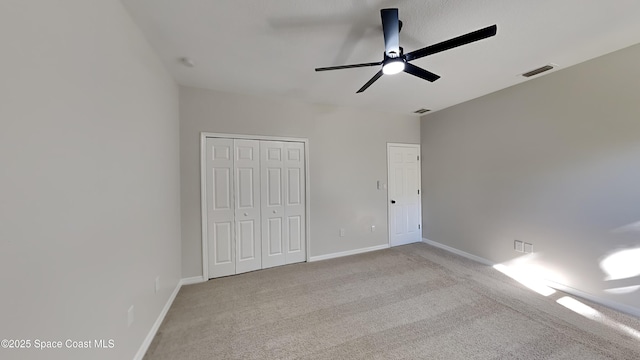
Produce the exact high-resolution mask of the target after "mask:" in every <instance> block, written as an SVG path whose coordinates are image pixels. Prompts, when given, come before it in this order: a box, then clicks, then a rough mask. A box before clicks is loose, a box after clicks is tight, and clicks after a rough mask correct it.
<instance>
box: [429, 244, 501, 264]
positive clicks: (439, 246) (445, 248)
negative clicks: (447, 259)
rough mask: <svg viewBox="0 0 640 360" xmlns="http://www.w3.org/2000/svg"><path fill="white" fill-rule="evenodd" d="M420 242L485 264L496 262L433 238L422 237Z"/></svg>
mask: <svg viewBox="0 0 640 360" xmlns="http://www.w3.org/2000/svg"><path fill="white" fill-rule="evenodd" d="M422 242H423V243H425V244H429V245H431V246H435V247H437V248H440V249H443V250H447V251H448V252H452V253H454V254H458V255H460V256H463V257H466V258H467V259H471V260H474V261H477V262H479V263H482V264H485V265H489V266H493V265H495V264H496V263H494V262H493V261H491V260H487V259H485V258H483V257H480V256H477V255H473V254H469V253H468V252H465V251H462V250H458V249H456V248H452V247H451V246H447V245H445V244H440V243H439V242H435V241H433V240H429V239H425V238H422Z"/></svg>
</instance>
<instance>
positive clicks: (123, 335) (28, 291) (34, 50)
mask: <svg viewBox="0 0 640 360" xmlns="http://www.w3.org/2000/svg"><path fill="white" fill-rule="evenodd" d="M0 44H2V56H0V73H1V76H0V79H1V81H0V168H1V170H0V246H1V249H0V289H1V290H0V291H1V293H2V295H1V296H0V338H1V339H5V338H6V339H29V340H31V341H32V348H31V349H30V350H7V349H2V348H0V358H2V359H101V358H104V359H131V358H133V356H134V355H135V353H136V351H137V350H138V348H139V347H140V345H141V344H142V342H143V340H144V338H145V336H146V335H147V333H148V332H149V330H150V328H151V326H152V324H153V323H154V321H155V320H156V318H157V317H158V315H159V314H160V311H161V309H162V307H163V306H164V304H165V303H166V301H167V300H168V298H169V296H170V294H171V292H172V291H173V290H174V289H175V286H176V284H177V283H178V279H179V277H180V200H179V196H180V193H179V191H180V190H179V181H180V177H179V176H180V175H179V124H178V88H177V86H176V85H175V83H174V81H173V80H172V79H171V77H170V76H169V75H168V74H167V73H166V72H165V70H164V68H163V66H162V65H161V63H160V62H159V60H158V59H157V57H156V56H155V55H154V53H153V51H152V50H151V49H150V47H149V46H148V44H147V43H146V41H145V40H144V39H143V37H142V35H141V33H140V32H139V31H138V29H137V28H136V26H135V25H134V24H133V22H132V21H131V19H130V18H129V15H128V14H127V12H126V11H125V9H124V8H123V6H122V5H121V3H120V2H119V1H115V0H111V1H85V0H58V1H49V0H42V1H24V0H3V1H1V2H0ZM158 275H159V276H160V279H161V289H160V292H159V293H158V294H155V293H154V280H155V278H156V276H158ZM131 305H134V306H135V321H134V323H133V325H132V326H131V327H127V309H128V308H129V306H131ZM35 339H42V340H61V341H65V340H66V339H72V340H93V339H114V341H115V343H114V345H115V347H114V348H113V349H101V350H96V349H88V350H67V349H63V350H41V351H38V350H34V349H33V345H34V342H33V341H34V340H35Z"/></svg>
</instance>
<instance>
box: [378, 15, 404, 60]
mask: <svg viewBox="0 0 640 360" xmlns="http://www.w3.org/2000/svg"><path fill="white" fill-rule="evenodd" d="M380 17H381V18H382V32H383V33H384V52H385V54H387V56H389V57H398V56H400V21H399V20H398V9H382V10H380ZM392 54H394V55H393V56H392Z"/></svg>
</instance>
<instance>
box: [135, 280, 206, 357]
mask: <svg viewBox="0 0 640 360" xmlns="http://www.w3.org/2000/svg"><path fill="white" fill-rule="evenodd" d="M204 281H205V280H204V278H203V277H202V276H194V277H190V278H184V279H180V281H178V284H176V288H175V289H174V290H173V292H172V293H171V296H169V299H168V300H167V303H166V304H165V305H164V307H163V308H162V311H161V312H160V315H158V318H157V319H156V322H155V323H153V326H152V327H151V329H150V330H149V333H148V334H147V337H146V338H145V339H144V341H143V342H142V345H140V348H139V349H138V352H137V353H136V356H134V357H133V360H142V358H143V357H144V354H146V352H147V350H148V349H149V345H151V341H153V338H154V337H155V336H156V333H157V332H158V329H159V328H160V325H162V321H163V320H164V317H165V316H167V312H169V309H170V308H171V305H172V304H173V301H174V300H175V299H176V296H177V295H178V292H179V291H180V288H181V287H182V285H190V284H197V283H201V282H204Z"/></svg>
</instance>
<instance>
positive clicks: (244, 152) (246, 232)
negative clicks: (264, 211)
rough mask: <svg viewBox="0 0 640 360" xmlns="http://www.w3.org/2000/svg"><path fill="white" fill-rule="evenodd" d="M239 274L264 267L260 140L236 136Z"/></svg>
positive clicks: (237, 262) (236, 226)
mask: <svg viewBox="0 0 640 360" xmlns="http://www.w3.org/2000/svg"><path fill="white" fill-rule="evenodd" d="M234 149H235V152H234V153H235V161H234V163H233V166H234V175H235V186H234V190H235V229H236V238H235V241H236V258H235V259H236V271H235V273H236V274H240V273H243V272H247V271H253V270H258V269H260V268H262V251H261V249H262V244H261V240H260V230H261V229H260V228H261V224H260V142H259V141H258V140H240V139H236V140H234Z"/></svg>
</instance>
